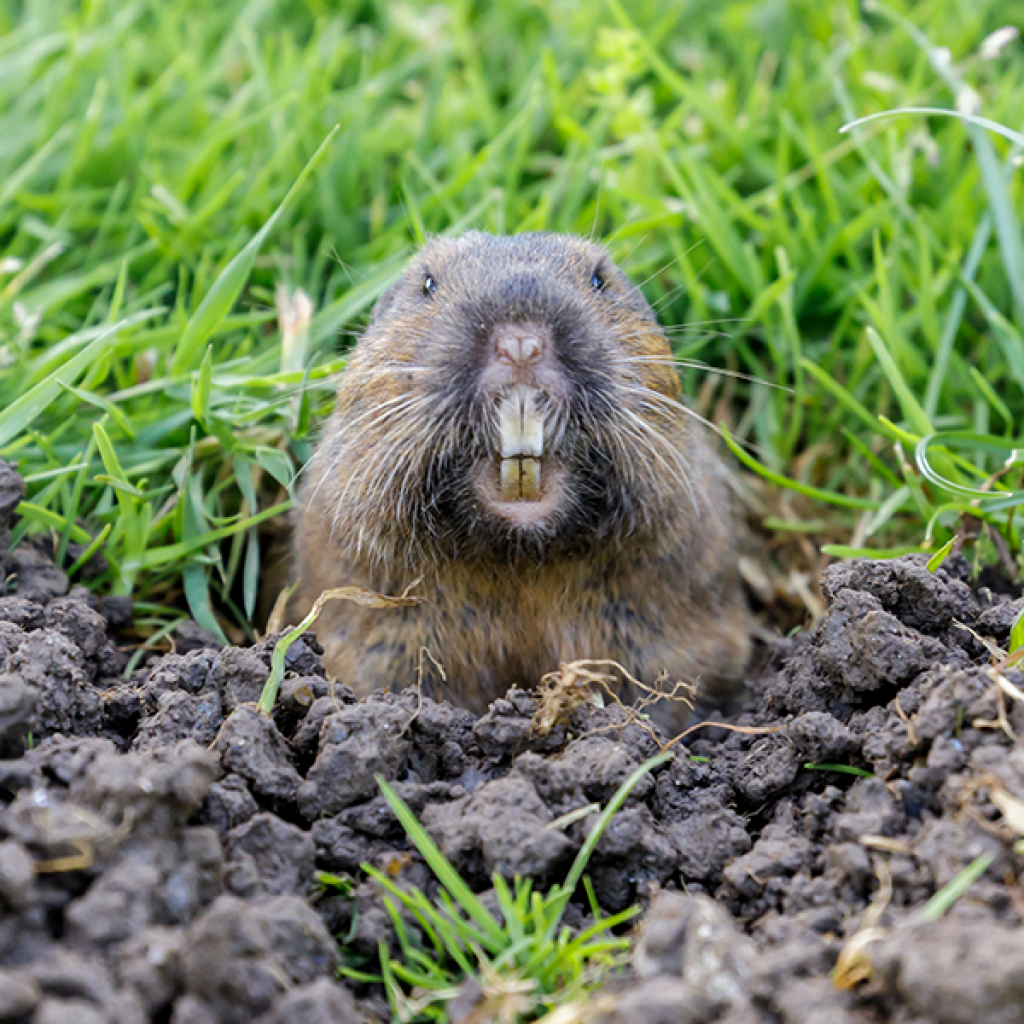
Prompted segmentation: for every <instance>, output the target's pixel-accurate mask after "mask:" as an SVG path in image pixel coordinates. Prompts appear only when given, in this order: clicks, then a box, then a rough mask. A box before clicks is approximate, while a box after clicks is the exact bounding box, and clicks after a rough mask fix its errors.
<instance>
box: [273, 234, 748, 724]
mask: <svg viewBox="0 0 1024 1024" xmlns="http://www.w3.org/2000/svg"><path fill="white" fill-rule="evenodd" d="M595 275H596V276H595ZM428 278H429V281H428ZM525 322H529V323H531V324H537V323H540V324H542V325H543V327H544V329H545V330H549V332H550V337H551V338H552V339H553V346H552V347H553V351H554V353H555V357H554V365H555V371H554V372H555V373H556V375H557V383H558V387H557V388H555V389H554V390H553V392H552V395H553V396H554V397H552V398H551V399H550V401H549V405H548V406H546V407H545V423H546V427H545V430H546V437H548V438H549V439H550V444H551V448H552V450H551V458H552V459H553V460H554V462H557V464H558V465H560V466H561V467H563V471H564V479H565V486H564V489H563V493H562V494H561V498H560V502H559V505H558V508H557V509H556V510H555V511H554V512H553V513H552V514H551V515H550V516H548V517H547V518H546V519H545V520H544V521H543V522H541V523H536V524H528V525H527V526H522V525H517V524H515V523H511V524H510V523H509V522H507V521H504V520H502V518H501V517H500V516H496V515H494V514H493V511H492V510H491V509H490V508H489V507H488V506H487V505H486V503H483V502H482V501H481V499H480V497H479V494H478V492H476V491H474V488H473V486H472V482H471V481H472V480H473V479H474V473H485V472H491V471H492V469H491V468H490V467H492V466H494V465H496V464H497V463H496V461H495V460H496V458H497V456H496V454H495V446H496V443H497V442H496V440H495V432H494V431H495V427H494V423H493V419H494V417H493V412H492V407H491V405H490V404H489V403H490V401H491V398H492V397H493V396H491V395H489V394H486V393H484V391H483V387H482V385H481V383H480V382H481V380H482V379H483V378H482V373H483V369H484V367H485V365H486V362H487V359H488V358H489V356H488V353H489V352H491V351H492V347H493V338H494V336H495V331H496V329H500V328H501V325H504V324H508V323H513V324H522V323H525ZM555 392H558V393H559V394H558V395H557V396H555ZM681 400H682V398H681V393H680V387H679V381H678V377H677V374H676V371H675V367H674V365H673V363H672V362H671V350H670V347H669V345H668V343H667V341H666V339H665V336H664V334H663V332H662V330H661V328H660V327H659V326H658V325H657V322H656V321H655V319H654V315H653V313H652V312H651V310H650V307H649V306H648V305H647V303H646V301H645V300H644V298H643V296H642V295H641V294H640V292H639V291H638V290H637V289H635V288H634V287H632V286H631V285H630V283H629V282H628V280H627V279H626V277H625V275H623V274H622V272H621V271H620V270H619V269H618V268H617V267H615V265H614V264H613V263H612V262H611V260H610V259H609V257H608V255H607V253H606V252H605V251H604V249H602V248H601V247H599V246H597V245H595V244H593V243H591V242H588V241H585V240H582V239H579V238H575V237H568V236H561V235H544V234H536V235H521V236H516V237H513V238H499V237H494V236H490V235H485V234H481V233H477V232H473V233H470V234H468V235H465V236H463V237H461V238H458V239H454V240H448V239H437V240H435V241H433V242H431V243H430V244H429V245H427V246H426V247H425V248H424V250H423V251H422V252H421V253H420V254H419V255H418V256H417V257H416V258H415V259H414V260H413V261H412V262H411V264H410V265H409V267H408V268H407V269H406V271H405V273H404V274H403V275H402V277H401V279H400V280H399V281H398V282H397V283H396V284H395V285H394V286H393V287H392V288H391V289H390V290H389V291H388V292H387V293H385V295H384V296H382V297H381V299H380V301H379V302H378V304H377V308H376V310H375V312H374V316H373V320H372V322H371V324H370V326H369V328H368V329H367V331H366V333H365V335H364V336H363V337H362V339H361V340H360V341H359V343H358V345H357V346H356V348H355V350H354V352H353V354H352V357H351V359H350V361H349V364H348V367H347V369H346V371H345V373H344V375H343V376H342V379H341V382H340V385H339V388H338V401H337V407H336V410H335V412H334V414H333V416H332V417H331V419H330V420H329V422H328V423H327V425H326V428H325V430H324V434H323V439H322V442H321V444H320V447H319V449H318V451H317V454H316V456H315V458H314V459H313V461H312V463H311V466H310V468H309V472H308V477H307V481H306V485H305V490H304V503H305V507H304V510H303V512H302V514H301V518H300V521H299V524H298V528H297V530H296V541H295V562H296V573H297V575H298V576H299V578H300V579H301V585H300V587H299V590H298V592H297V600H296V602H295V605H294V607H293V609H292V615H293V617H295V616H297V615H299V614H301V613H302V612H303V611H304V610H305V609H307V608H308V607H309V605H310V604H311V602H312V601H313V600H314V599H315V598H316V596H317V595H318V594H319V593H320V592H321V591H322V590H324V589H327V588H329V587H336V586H341V585H345V584H359V585H362V586H367V587H371V588H373V589H374V590H377V591H380V592H382V593H389V594H398V593H401V592H402V591H403V590H404V589H405V587H406V586H408V585H409V584H410V583H411V582H412V581H413V580H415V579H416V578H417V577H422V583H421V584H420V586H419V588H418V592H419V593H420V594H421V595H422V596H423V597H424V598H425V602H424V603H423V604H422V605H420V606H418V607H415V608H406V609H402V610H398V611H374V610H365V609H361V608H357V607H354V606H351V605H345V604H341V603H337V604H333V605H329V606H328V608H327V610H326V612H325V614H324V616H323V618H322V619H321V621H320V623H319V625H318V627H317V633H318V637H319V639H320V641H321V643H323V645H324V648H325V651H326V654H325V663H326V665H327V667H328V669H329V671H330V672H331V674H332V675H333V676H335V677H336V678H338V679H340V680H341V681H343V682H345V683H347V684H349V685H350V686H352V687H354V688H355V689H356V690H357V692H359V693H366V692H368V691H370V690H373V689H378V688H398V687H402V686H407V685H410V684H413V683H415V681H416V674H417V666H418V664H419V661H420V650H421V648H424V647H425V648H427V649H428V650H429V651H430V653H431V654H432V655H433V656H434V657H435V658H437V660H438V661H439V662H440V663H441V664H442V665H443V666H444V670H445V673H446V676H447V685H442V683H441V681H440V677H439V675H438V674H437V673H436V672H435V673H428V675H427V683H428V687H429V688H430V689H431V690H432V691H433V692H441V693H442V694H443V695H444V696H448V697H450V698H451V699H453V700H455V701H456V702H458V703H460V704H463V705H464V706H467V707H469V708H472V709H474V710H480V709H482V708H484V707H485V706H486V705H487V703H488V702H489V701H491V700H493V699H494V698H496V697H498V696H501V695H503V694H504V693H505V691H506V689H507V688H509V687H510V686H513V685H525V686H534V685H536V684H537V683H538V682H539V680H540V677H541V676H542V675H543V674H544V673H545V672H548V671H551V670H552V669H555V668H557V666H558V664H559V663H560V662H567V661H573V660H576V659H581V658H610V659H615V660H617V661H619V662H620V663H621V664H622V665H623V666H624V667H625V668H626V669H628V671H629V672H630V673H632V674H633V675H634V676H636V677H638V678H640V679H642V680H643V681H645V682H647V683H650V682H653V681H654V680H655V678H656V677H658V676H659V675H660V674H661V673H665V672H667V673H668V674H669V676H670V677H672V678H673V679H684V680H690V681H693V680H695V679H697V678H700V677H703V678H704V679H708V678H717V679H734V678H736V677H738V675H739V673H740V672H741V670H742V667H743V664H744V662H745V660H746V655H747V650H748V640H747V623H746V612H745V608H744V605H743V600H742V597H741V594H740V590H739V586H738V581H737V575H736V571H735V551H734V527H733V521H732V516H731V513H730V508H729V495H728V488H727V481H726V479H725V475H724V470H723V468H722V466H721V464H720V463H719V462H718V460H717V458H716V457H715V455H714V454H713V452H712V451H711V449H710V447H709V445H708V443H707V441H706V439H705V437H704V435H703V430H702V428H700V427H699V425H698V424H697V423H696V421H695V419H694V418H692V417H691V416H689V415H687V413H686V411H685V410H684V409H683V407H682V406H681V405H680V404H679V403H680V402H681ZM547 456H548V452H547V449H546V450H545V457H547ZM552 464H554V463H552Z"/></svg>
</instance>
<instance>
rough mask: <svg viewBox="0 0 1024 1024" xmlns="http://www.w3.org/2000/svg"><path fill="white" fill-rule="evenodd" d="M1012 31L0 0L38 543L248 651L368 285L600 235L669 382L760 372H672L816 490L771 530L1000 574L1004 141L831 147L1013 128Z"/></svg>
mask: <svg viewBox="0 0 1024 1024" xmlns="http://www.w3.org/2000/svg"><path fill="white" fill-rule="evenodd" d="M1008 26H1009V27H1016V28H1020V27H1024V7H1022V6H1021V4H1019V3H1018V2H1016V0H918V2H913V3H907V2H899V0H896V2H894V3H893V5H892V6H890V7H883V6H882V5H880V4H877V5H873V6H872V7H871V8H870V9H865V6H864V5H858V4H857V3H855V2H853V0H720V2H718V3H714V4H709V3H705V2H702V0H692V2H679V0H630V2H626V0H602V2H592V0H535V2H528V0H501V2H492V3H482V2H477V3H472V2H469V0H451V2H447V3H414V2H385V0H376V2H374V0H360V2H356V0H335V2H328V0H303V2H299V0H287V2H285V0H277V2H275V0H248V2H242V0H224V2H221V3H218V4H213V5H211V4H202V3H199V2H195V0H162V2H156V0H138V2H135V3H125V2H112V0H87V2H81V3H75V2H72V0H25V2H22V3H18V2H13V0H4V2H2V3H0V456H3V457H5V458H8V459H10V460H12V461H14V462H16V463H17V465H18V467H19V469H20V470H21V472H22V473H23V474H24V475H25V476H26V478H27V481H28V488H29V493H28V496H27V500H26V502H25V503H24V504H23V505H22V507H21V513H22V518H21V521H20V524H19V526H18V528H17V529H16V531H15V538H14V539H15V540H16V541H17V540H20V539H21V538H22V537H23V536H24V535H25V534H26V533H29V532H31V533H37V532H38V533H43V534H45V535H46V536H48V537H50V538H52V541H53V545H54V548H55V550H56V553H57V556H58V558H59V559H60V561H61V562H62V564H63V566H64V567H65V568H66V569H68V570H69V571H70V572H71V574H72V577H73V579H75V580H78V579H79V578H80V577H81V576H82V573H83V570H85V571H86V572H87V571H88V569H89V567H90V566H92V567H93V568H95V561H93V562H90V561H89V556H91V554H92V553H93V552H94V551H95V550H102V552H103V553H105V555H106V559H107V567H106V569H105V570H104V571H103V572H102V573H100V574H99V575H94V576H92V577H91V578H89V579H88V582H89V585H90V586H92V587H94V588H101V589H107V590H114V591H115V592H121V593H132V594H133V595H134V596H135V597H136V599H137V600H138V601H139V602H140V607H141V608H142V610H143V613H144V614H147V615H150V616H151V619H150V620H149V621H150V625H151V628H152V629H158V628H159V627H161V625H164V624H166V623H167V622H168V618H167V615H168V614H169V613H167V612H166V611H164V610H163V609H165V608H167V607H175V606H176V607H178V608H184V607H186V605H187V607H188V608H190V609H191V612H192V614H193V615H194V616H195V617H196V618H197V619H198V620H199V621H200V622H201V623H203V624H204V625H206V626H208V627H209V628H211V629H214V630H215V631H218V632H219V631H221V630H225V631H226V632H227V633H228V635H230V636H231V637H232V638H235V639H239V638H241V637H242V636H243V635H245V634H248V633H250V631H251V626H250V619H251V616H252V614H253V610H254V608H255V607H256V601H257V594H258V589H259V584H260V579H261V574H262V572H263V568H262V566H261V552H260V544H259V541H258V531H259V527H260V524H261V523H264V522H267V521H269V520H270V519H272V518H273V517H275V516H276V515H278V514H280V512H281V511H283V510H284V509H285V508H286V507H287V503H288V501H289V499H290V488H291V486H292V482H293V479H294V475H295V473H296V471H297V470H298V468H299V467H300V466H301V465H302V463H303V462H304V461H305V459H306V458H307V457H308V456H309V454H310V448H311V444H312V443H313V439H314V437H315V424H316V421H317V419H318V417H319V416H320V415H321V414H322V413H323V412H324V411H325V410H326V409H327V408H329V403H330V397H331V383H330V378H331V376H332V375H333V374H335V373H336V372H337V371H338V370H339V369H341V368H342V367H343V365H344V352H345V349H346V346H347V345H348V344H349V343H350V340H351V336H352V335H353V334H355V333H357V332H358V330H359V329H360V326H361V325H362V324H363V323H364V322H365V318H366V316H367V313H368V310H369V308H370V307H371V305H372V302H373V300H374V298H375V297H376V295H377V294H379V292H380V291H382V290H383V288H384V287H385V286H386V284H387V283H388V281H389V280H390V279H391V277H392V276H393V275H394V273H395V272H396V271H397V269H398V268H399V267H400V265H401V264H402V262H403V260H404V259H406V258H407V257H408V255H409V253H410V252H411V251H412V250H413V248H414V247H415V245H416V244H417V243H418V242H419V241H420V240H422V238H423V237H424V236H425V235H426V234H428V233H432V232H458V231H461V230H464V229H466V228H469V227H476V228H482V229H487V230H492V231H502V232H516V231H525V230H536V229H551V230H558V231H575V232H580V233H585V234H589V233H591V232H593V233H595V234H596V235H597V236H598V237H599V238H602V239H605V240H606V241H607V242H608V244H609V245H610V247H611V250H612V253H613V255H614V256H615V258H616V259H618V260H619V261H620V262H621V263H622V264H623V266H624V267H625V268H626V269H627V271H628V272H629V273H630V274H631V275H632V276H633V278H634V280H635V281H637V282H638V283H639V282H643V288H644V291H645V292H646V293H647V295H648V297H649V298H650V300H651V301H652V303H653V304H654V305H655V307H656V309H657V311H658V313H659V315H660V317H661V319H662V321H663V323H665V325H666V326H667V328H668V329H669V331H670V332H671V335H672V337H673V340H674V343H675V346H676V349H677V351H678V353H679V355H680V357H681V358H682V359H684V360H687V361H702V362H706V363H707V364H709V365H710V366H713V367H718V368H723V369H726V370H729V371H733V372H734V373H736V374H743V375H751V376H753V377H756V378H760V379H761V381H762V382H761V383H759V382H756V381H754V382H751V381H747V380H745V379H742V378H740V377H736V376H728V375H721V374H715V373H710V372H707V371H706V370H704V369H702V368H700V367H699V366H697V367H695V366H689V365H687V366H685V367H684V368H683V370H682V373H683V379H684V384H685V387H686V389H687V392H688V393H689V394H690V395H691V397H692V399H693V401H694V402H695V404H696V405H697V407H698V408H699V409H700V410H701V411H702V412H703V413H705V414H706V415H708V416H709V417H710V418H711V419H712V420H714V421H715V422H716V423H719V424H721V425H722V426H723V427H725V428H726V430H727V431H728V433H729V434H730V435H731V436H732V437H734V438H736V439H737V440H739V441H741V442H743V443H745V444H746V445H747V446H748V447H747V452H748V453H752V455H751V454H747V455H746V456H745V458H746V459H747V461H748V464H749V468H750V469H751V471H752V472H754V473H759V474H761V477H762V478H763V477H764V475H765V474H768V475H770V476H772V477H773V478H776V479H777V480H779V481H781V482H782V483H784V485H785V487H786V488H787V489H786V490H785V492H784V493H785V494H787V495H790V496H792V497H794V498H795V501H789V500H788V499H787V500H780V499H778V493H780V492H775V491H773V490H768V491H762V492H761V500H760V504H759V505H757V509H759V512H758V515H760V517H761V518H762V520H763V522H764V524H765V526H766V528H767V529H768V530H775V531H782V532H784V533H785V534H787V535H794V534H795V535H804V536H805V537H806V538H809V539H810V540H811V541H813V545H812V546H813V547H814V550H815V551H817V546H818V545H819V544H820V543H822V542H825V541H829V542H832V543H833V544H835V545H838V546H837V547H834V548H831V549H829V550H832V551H834V552H836V553H840V554H842V553H847V554H848V553H850V551H851V550H862V549H877V548H886V549H889V550H900V549H901V548H903V547H906V546H909V547H914V548H916V547H919V546H922V545H924V546H926V547H929V548H930V549H931V550H935V549H936V548H938V547H939V546H941V545H942V544H944V543H945V542H947V541H948V540H950V539H951V538H952V537H953V535H954V533H958V534H960V535H961V536H964V535H972V536H974V535H976V536H978V537H979V539H980V543H979V544H978V545H975V548H976V551H977V557H978V558H979V559H981V558H992V557H997V556H1001V557H1002V560H1003V562H1004V564H1005V565H1006V566H1007V567H1008V571H1010V572H1012V571H1014V562H1015V559H1016V558H1017V556H1018V553H1019V551H1020V537H1019V535H1018V532H1017V529H1016V524H1015V521H1014V509H1015V507H1016V505H1017V504H1019V501H1020V497H1021V495H1020V494H1019V493H1018V490H1017V489H1018V488H1020V487H1021V479H1020V477H1021V473H1020V470H1019V469H1018V468H1017V465H1016V453H1015V449H1016V443H1015V440H1014V439H1015V437H1016V434H1017V432H1018V429H1019V428H1018V422H1019V418H1020V415H1021V412H1022V410H1024V342H1022V339H1021V334H1020V331H1021V328H1022V327H1024V245H1022V243H1021V229H1020V221H1019V210H1020V207H1021V182H1020V170H1019V160H1018V159H1017V151H1016V150H1015V149H1014V148H1012V147H1013V145H1014V142H1013V141H1012V140H1007V139H1005V138H1002V137H999V136H996V135H993V134H991V133H987V132H985V131H984V130H983V129H979V128H977V127H972V126H971V125H965V124H964V123H963V122H961V121H958V120H956V119H954V118H944V117H938V116H930V117H926V116H923V115H915V116H902V117H899V118H894V119H887V120H879V121H873V122H870V123H867V124H865V125H863V126H861V127H859V128H855V129H854V130H852V131H851V132H849V133H847V134H839V128H840V126H841V125H843V124H844V123H845V122H847V121H850V120H852V119H853V118H855V117H858V116H861V115H866V114H871V113H875V112H878V111H883V110H889V109H893V108H898V107H904V106H928V107H937V108H944V109H950V110H952V109H956V108H957V107H959V109H960V110H961V111H966V112H977V113H980V114H982V115H984V116H985V117H988V118H991V119H993V120H994V121H996V122H1000V123H1002V124H1005V125H1007V126H1009V127H1010V128H1013V129H1019V128H1021V123H1020V121H1021V118H1022V114H1021V106H1020V96H1021V95H1022V94H1024V93H1022V88H1024V49H1022V46H1021V42H1020V40H1019V39H1017V38H1014V37H1013V33H1012V32H1005V33H1003V34H1001V35H998V36H996V37H995V38H993V37H992V36H991V33H993V32H995V31H996V30H998V29H1001V28H1004V27H1008ZM335 125H337V126H338V128H337V133H336V134H335V135H334V137H333V138H332V139H331V140H330V141H329V142H328V144H327V145H326V146H324V147H323V148H322V149H319V150H318V147H321V144H322V143H323V142H324V140H325V138H326V137H327V136H328V134H329V133H330V132H331V130H332V129H333V128H334V126H335ZM317 153H318V156H316V158H315V159H314V154H317ZM304 168H305V169H306V174H305V176H303V177H301V180H299V179H300V176H301V174H302V172H303V169H304ZM297 181H298V184H297V187H295V188H294V189H293V186H295V185H296V182H297ZM290 189H293V191H291V193H289V190H290ZM286 196H287V201H285V200H286ZM282 204H283V205H282ZM307 298H308V300H309V301H308V302H307ZM772 384H775V385H783V386H784V388H785V389H787V390H780V389H778V388H773V387H771V386H769V385H772ZM737 450H739V449H737ZM752 459H756V463H754V462H752ZM794 485H795V487H796V488H797V490H796V491H794V490H793V487H794ZM801 491H802V492H803V496H801V495H800V492H801ZM765 495H767V497H765ZM182 595H184V597H185V601H182V600H181V598H182Z"/></svg>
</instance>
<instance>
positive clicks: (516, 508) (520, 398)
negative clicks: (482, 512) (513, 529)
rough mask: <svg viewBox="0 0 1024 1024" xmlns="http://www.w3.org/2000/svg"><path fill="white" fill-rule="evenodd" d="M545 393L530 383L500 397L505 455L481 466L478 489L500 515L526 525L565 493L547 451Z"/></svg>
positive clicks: (536, 522) (542, 515)
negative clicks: (545, 450) (543, 398)
mask: <svg viewBox="0 0 1024 1024" xmlns="http://www.w3.org/2000/svg"><path fill="white" fill-rule="evenodd" d="M541 398H542V394H541V392H540V391H539V390H538V389H537V388H534V387H531V386H529V385H526V384H519V385H516V386H514V387H511V388H508V389H506V390H505V391H503V392H502V393H501V395H500V396H499V397H498V434H499V442H500V449H499V457H498V459H497V460H496V462H497V466H495V465H494V464H493V463H492V464H490V465H484V466H482V467H481V472H480V474H479V475H478V480H477V489H478V493H479V494H480V497H481V499H482V500H483V503H484V505H485V506H486V507H487V508H488V509H489V510H490V511H491V512H492V513H493V514H495V515H497V516H499V517H500V518H502V519H505V520H508V521H510V522H512V523H515V524H516V525H520V526H536V525H539V524H540V523H541V522H543V521H544V520H545V519H547V518H548V516H550V515H551V513H552V512H554V511H555V510H556V509H557V508H558V506H559V504H560V502H561V497H562V485H561V481H562V476H563V473H562V471H561V469H560V467H559V466H558V465H557V464H556V463H555V462H554V460H553V459H551V458H550V457H549V456H548V455H546V454H545V452H544V440H545V438H544V414H543V411H542V409H541Z"/></svg>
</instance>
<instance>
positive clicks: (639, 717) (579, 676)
mask: <svg viewBox="0 0 1024 1024" xmlns="http://www.w3.org/2000/svg"><path fill="white" fill-rule="evenodd" d="M623 683H627V684H629V685H630V686H631V687H633V688H634V689H635V690H637V691H639V693H640V696H639V698H637V700H636V701H635V702H634V703H633V704H625V703H624V702H623V700H622V698H621V697H620V696H619V690H621V689H622V686H623ZM669 687H670V688H669ZM602 692H603V694H604V695H605V696H607V697H608V699H609V700H611V701H612V702H613V703H615V704H618V705H619V707H620V708H622V710H623V711H624V712H625V716H626V717H625V721H623V722H621V723H617V724H616V725H615V728H616V729H620V728H622V727H623V726H625V725H630V724H633V723H635V724H637V725H639V726H641V727H642V728H643V729H645V730H646V731H647V732H648V733H650V734H651V736H652V737H654V738H655V740H657V737H656V736H655V733H654V730H653V728H652V727H651V725H650V724H649V723H648V722H647V711H648V709H649V708H651V707H652V706H653V705H655V704H659V703H661V701H670V702H672V703H676V704H685V705H686V706H687V707H688V708H690V709H691V710H692V708H693V698H694V696H695V695H696V692H697V688H696V686H694V685H693V684H691V683H684V682H675V683H673V682H671V680H669V678H668V677H667V676H659V678H658V679H657V681H656V682H655V684H654V685H653V686H648V685H647V684H646V683H642V682H640V680H639V679H637V678H635V677H634V676H633V675H631V674H630V673H629V672H628V671H627V670H626V669H625V668H623V666H622V665H620V664H619V663H618V662H617V661H612V660H610V659H599V660H590V659H584V660H581V661H570V662H567V663H566V662H563V663H562V664H561V665H559V666H558V671H557V672H549V673H548V674H547V675H546V676H544V677H543V678H542V679H541V681H540V707H538V708H537V712H536V714H534V716H533V729H534V731H535V732H537V733H538V734H539V735H541V736H546V735H547V734H548V733H549V732H551V730H552V729H553V728H554V727H555V726H556V725H557V724H558V723H559V722H564V721H565V720H566V719H567V718H569V716H570V715H571V714H572V713H573V711H575V710H576V708H578V707H581V706H582V705H584V704H598V705H603V702H602V699H601V696H602ZM658 742H659V743H660V740H659V741H658Z"/></svg>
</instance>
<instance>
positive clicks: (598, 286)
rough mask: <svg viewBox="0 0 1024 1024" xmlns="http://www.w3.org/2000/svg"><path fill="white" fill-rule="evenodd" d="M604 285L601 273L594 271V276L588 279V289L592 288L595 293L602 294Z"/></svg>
mask: <svg viewBox="0 0 1024 1024" xmlns="http://www.w3.org/2000/svg"><path fill="white" fill-rule="evenodd" d="M606 283H607V282H606V281H605V279H604V275H603V274H602V273H601V271H600V270H595V271H594V276H593V277H592V278H591V279H590V287H591V288H593V289H594V291H595V292H603V291H604V288H605V284H606Z"/></svg>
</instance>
